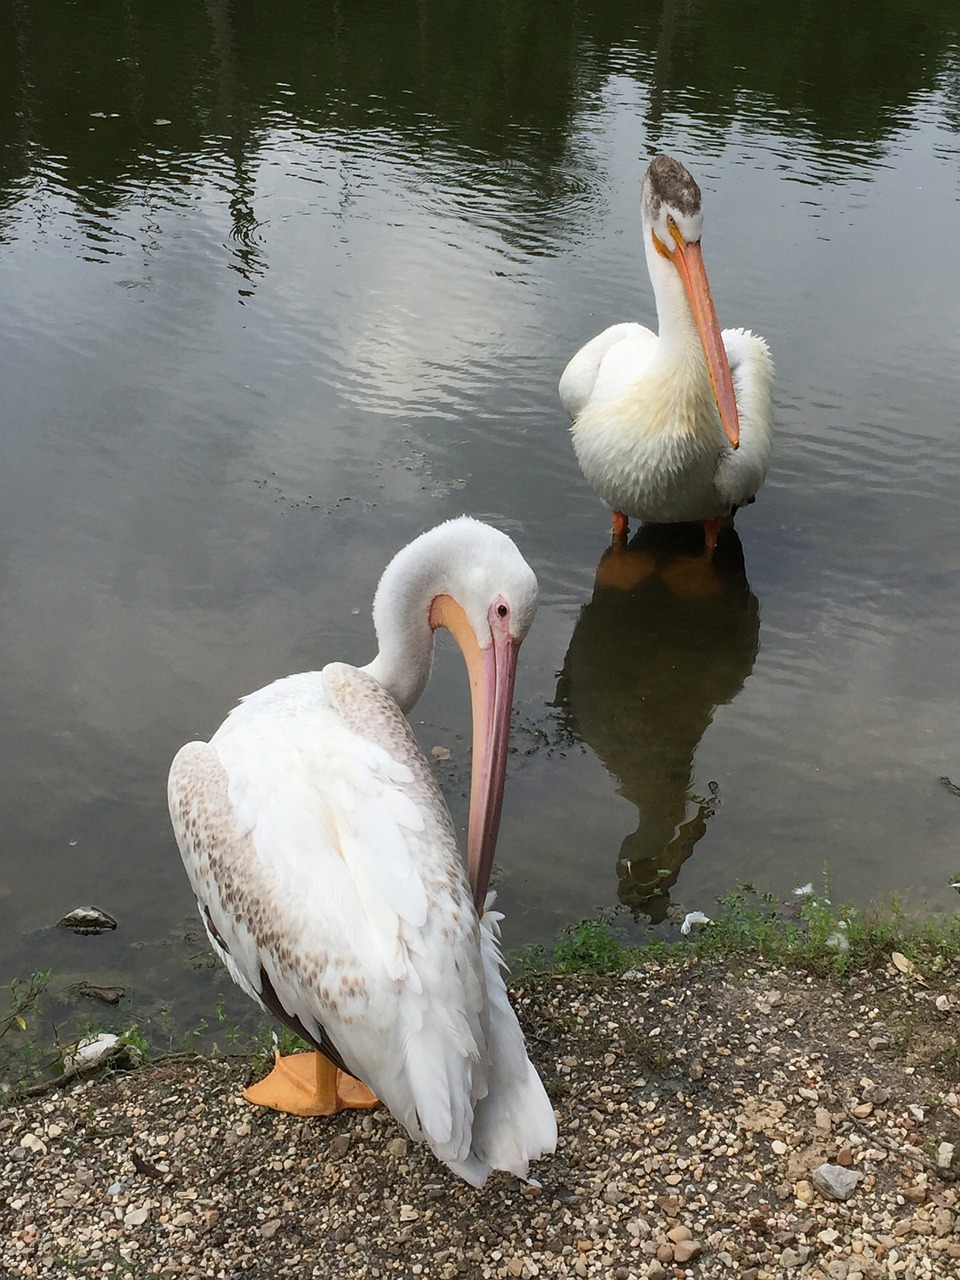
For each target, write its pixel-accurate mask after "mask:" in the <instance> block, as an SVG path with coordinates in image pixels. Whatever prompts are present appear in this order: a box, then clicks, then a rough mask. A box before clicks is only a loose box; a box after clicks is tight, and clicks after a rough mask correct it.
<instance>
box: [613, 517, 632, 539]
mask: <svg viewBox="0 0 960 1280" xmlns="http://www.w3.org/2000/svg"><path fill="white" fill-rule="evenodd" d="M629 533H630V521H629V519H628V518H627V516H625V515H624V514H623V512H622V511H614V513H613V538H612V541H613V542H614V543H620V544H622V543H625V542H626V540H627V536H628V534H629Z"/></svg>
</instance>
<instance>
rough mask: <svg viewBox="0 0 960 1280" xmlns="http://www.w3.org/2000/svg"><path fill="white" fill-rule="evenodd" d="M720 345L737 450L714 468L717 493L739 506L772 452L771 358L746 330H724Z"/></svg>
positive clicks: (751, 493)
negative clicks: (733, 402)
mask: <svg viewBox="0 0 960 1280" xmlns="http://www.w3.org/2000/svg"><path fill="white" fill-rule="evenodd" d="M722 336H723V345H724V347H725V348H726V352H727V359H728V360H729V361H730V372H731V373H732V374H733V390H734V394H735V395H736V398H737V412H738V414H739V417H740V447H739V449H737V450H732V449H726V450H724V453H723V455H722V457H721V459H720V464H719V466H718V467H717V478H716V485H717V492H718V493H719V494H720V496H721V497H722V498H723V499H724V500H725V501H726V502H729V503H730V504H731V505H732V506H734V507H737V506H740V505H741V504H742V503H744V502H749V500H750V499H751V498H752V497H753V496H754V494H755V493H756V492H757V490H758V489H759V488H760V486H761V485H762V484H763V481H764V477H765V476H766V474H767V471H768V469H769V467H770V458H771V455H772V452H773V357H772V356H771V355H770V348H769V347H768V346H767V343H766V340H765V339H764V338H761V337H760V336H759V334H756V333H752V332H751V331H750V330H749V329H724V331H723V335H722Z"/></svg>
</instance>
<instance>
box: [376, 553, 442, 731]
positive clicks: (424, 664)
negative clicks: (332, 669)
mask: <svg viewBox="0 0 960 1280" xmlns="http://www.w3.org/2000/svg"><path fill="white" fill-rule="evenodd" d="M385 582H386V575H384V577H383V579H381V583H380V587H379V589H378V591H377V596H376V601H375V606H374V614H373V621H374V626H375V628H376V632H377V642H378V644H379V648H378V651H377V656H376V657H375V658H374V660H373V661H372V662H368V663H367V665H366V666H365V667H364V668H363V670H364V671H366V672H367V673H368V674H369V675H371V676H373V678H374V680H376V681H378V683H380V684H382V685H383V687H384V689H386V691H387V693H389V694H390V696H391V697H392V698H393V699H394V700H395V701H396V702H397V704H398V705H399V707H400V710H401V711H402V712H403V713H404V715H406V713H407V712H408V711H409V710H410V708H411V707H412V706H414V704H415V703H416V702H417V700H418V698H419V697H420V695H421V694H422V693H423V691H424V689H425V688H426V687H427V681H428V680H429V679H430V668H431V666H432V665H433V631H432V630H431V628H430V620H429V619H430V601H431V600H432V599H433V594H430V595H429V597H428V598H427V599H424V598H423V596H422V595H421V594H420V593H419V592H414V591H413V589H412V587H411V588H410V589H409V590H408V591H397V592H394V591H389V590H388V591H387V592H384V583H385ZM407 585H408V586H409V585H410V584H407Z"/></svg>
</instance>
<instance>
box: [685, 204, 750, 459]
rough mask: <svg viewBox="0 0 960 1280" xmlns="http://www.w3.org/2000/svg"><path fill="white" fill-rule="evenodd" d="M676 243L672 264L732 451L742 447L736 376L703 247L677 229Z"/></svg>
mask: <svg viewBox="0 0 960 1280" xmlns="http://www.w3.org/2000/svg"><path fill="white" fill-rule="evenodd" d="M670 230H671V232H672V234H673V238H674V240H675V241H676V245H677V248H676V252H675V253H673V254H671V255H670V258H671V261H672V262H673V263H674V265H675V266H676V268H677V270H678V271H679V272H680V279H681V280H682V281H683V287H684V289H685V290H686V293H687V299H688V300H689V302H690V310H691V311H692V312H693V318H694V320H695V321H696V325H697V332H698V333H699V334H700V345H701V346H702V347H703V354H704V355H705V356H706V359H707V372H708V373H709V375H710V384H711V386H712V387H713V396H714V399H715V400H716V402H717V409H718V410H719V411H720V421H721V422H722V423H723V429H724V431H725V432H726V435H727V439H728V440H729V441H730V445H731V447H732V448H734V449H737V448H739V446H740V413H739V411H738V409H737V398H736V396H735V395H734V391H733V374H732V373H731V372H730V361H729V360H728V359H727V351H726V348H725V347H724V345H723V336H722V334H721V333H720V322H719V321H718V320H717V311H716V308H715V307H714V305H713V298H712V297H711V295H710V284H709V282H708V280H707V270H706V267H705V266H704V265H703V254H702V253H701V251H700V245H699V244H688V243H687V241H685V240H684V238H683V236H682V235H681V234H680V231H679V229H678V228H676V227H671V228H670Z"/></svg>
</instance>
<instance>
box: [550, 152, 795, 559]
mask: <svg viewBox="0 0 960 1280" xmlns="http://www.w3.org/2000/svg"><path fill="white" fill-rule="evenodd" d="M641 215H642V223H643V237H644V252H645V253H646V258H647V269H648V270H649V272H650V281H651V283H652V284H653V292H654V297H655V298H656V304H657V318H658V321H659V326H660V333H659V335H658V334H655V333H651V331H650V330H649V329H646V328H644V326H643V325H641V324H615V325H612V326H611V327H610V328H609V329H604V331H603V333H600V334H598V335H597V337H595V338H592V339H591V340H590V342H588V343H587V344H586V345H585V346H584V347H581V349H580V350H579V351H578V352H577V354H576V355H575V356H574V357H573V359H572V360H571V361H570V363H569V364H568V365H567V367H566V369H564V371H563V376H562V377H561V379H560V400H561V402H562V403H563V407H564V408H565V409H566V411H567V413H568V414H569V415H570V417H571V419H572V420H573V426H572V428H571V433H572V436H573V446H574V449H575V450H576V454H577V458H578V460H579V462H580V467H581V469H582V470H583V474H584V475H585V476H586V478H587V479H588V480H589V482H590V483H591V484H592V485H593V487H594V489H596V491H597V492H598V493H599V495H600V497H601V498H603V500H604V502H606V503H608V504H609V505H610V506H611V507H612V508H613V538H614V542H625V541H626V537H627V531H628V525H629V517H630V516H633V517H634V518H636V519H638V520H643V521H650V522H653V523H667V524H673V523H679V522H681V521H702V522H703V524H704V534H705V540H706V549H707V552H708V554H712V552H713V548H714V546H715V545H716V540H717V533H718V531H719V528H720V520H721V519H722V518H723V517H724V516H729V515H731V514H732V513H733V512H734V511H736V509H737V507H740V506H743V505H744V504H745V503H747V502H751V501H752V500H753V497H754V494H755V493H756V492H757V490H758V489H759V488H760V486H761V484H762V483H763V479H764V476H765V475H766V474H767V468H768V466H769V465H770V450H771V439H770V433H771V405H770V400H771V386H772V382H773V361H772V360H771V358H770V351H769V348H768V347H767V344H766V342H765V341H764V340H763V338H760V337H758V336H757V335H756V334H754V333H751V332H750V330H749V329H724V330H723V332H722V333H721V331H720V326H719V324H718V322H717V314H716V311H715V310H714V306H713V299H712V298H711V296H710V286H709V284H708V282H707V275H706V271H705V269H704V265H703V256H702V254H701V252H700V236H701V232H702V230H703V211H702V209H701V202H700V188H699V187H698V186H697V184H696V182H695V181H694V179H693V178H692V177H691V175H690V174H689V173H688V172H687V170H686V169H685V168H684V167H683V165H682V164H680V163H679V161H677V160H674V159H672V158H671V157H670V156H657V157H656V158H655V159H654V160H653V162H652V163H651V165H650V167H649V168H648V170H647V173H646V176H645V178H644V180H643V190H642V193H641Z"/></svg>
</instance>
